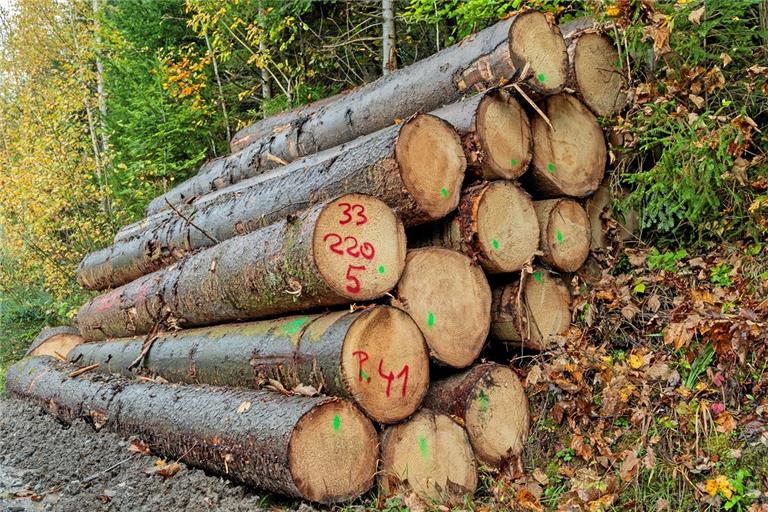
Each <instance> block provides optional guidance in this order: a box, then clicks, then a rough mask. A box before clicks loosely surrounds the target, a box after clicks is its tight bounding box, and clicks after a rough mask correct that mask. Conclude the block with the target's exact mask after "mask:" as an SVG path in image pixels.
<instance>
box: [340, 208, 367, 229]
mask: <svg viewBox="0 0 768 512" xmlns="http://www.w3.org/2000/svg"><path fill="white" fill-rule="evenodd" d="M339 206H340V207H342V208H344V211H343V212H342V214H343V215H344V218H343V219H341V220H340V221H339V224H341V225H342V226H343V225H345V224H349V223H350V222H352V214H351V213H350V212H353V213H356V214H357V220H356V221H355V225H356V226H362V225H363V224H365V223H366V222H368V217H366V216H365V207H364V206H363V205H361V204H349V203H339Z"/></svg>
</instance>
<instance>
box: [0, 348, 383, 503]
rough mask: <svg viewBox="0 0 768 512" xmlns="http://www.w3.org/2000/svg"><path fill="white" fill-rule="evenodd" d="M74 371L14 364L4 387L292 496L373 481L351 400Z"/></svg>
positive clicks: (370, 452) (334, 496) (370, 441)
mask: <svg viewBox="0 0 768 512" xmlns="http://www.w3.org/2000/svg"><path fill="white" fill-rule="evenodd" d="M77 369H78V367H77V366H74V365H72V364H69V363H64V362H61V361H56V360H53V359H51V358H48V357H32V358H27V359H24V360H22V361H20V362H18V363H16V364H15V365H13V366H12V367H11V368H9V369H8V374H7V377H6V382H7V383H6V388H7V389H8V391H10V393H11V394H12V395H15V396H17V397H20V398H25V399H27V400H30V401H33V402H36V403H37V404H39V405H40V406H42V407H43V408H45V409H47V410H48V411H49V412H50V413H51V414H52V415H54V416H56V417H58V418H59V419H61V420H63V421H64V422H66V423H72V422H74V421H75V420H77V419H81V418H82V419H85V420H86V421H89V422H90V423H91V424H92V425H93V426H94V427H95V428H96V429H97V430H98V429H101V428H105V429H107V430H109V431H111V432H115V433H117V434H120V435H122V436H125V437H128V436H138V437H139V438H141V439H142V440H143V441H145V442H146V443H148V444H149V446H151V447H152V451H153V452H155V453H157V454H158V455H161V456H163V457H164V458H166V459H169V460H174V459H176V460H181V461H184V462H185V463H187V464H189V465H191V466H195V467H199V468H202V469H205V470H208V471H211V472H214V473H217V474H219V475H228V476H230V477H233V478H235V479H237V480H240V481H242V482H244V483H246V484H249V485H252V486H254V487H258V488H260V489H264V490H267V491H270V492H275V493H279V494H284V495H286V496H291V497H296V498H302V499H308V500H312V501H316V502H321V503H331V502H336V501H342V500H347V499H351V498H354V497H357V496H359V495H360V494H362V493H363V492H365V491H367V490H368V489H369V488H370V487H371V485H372V484H373V478H374V473H375V471H376V459H377V456H378V450H377V449H376V443H377V438H376V431H375V430H374V428H373V425H372V424H371V422H370V421H369V420H368V419H367V418H366V417H365V416H363V414H362V413H360V412H359V411H358V410H357V409H356V408H355V407H354V406H353V405H352V404H351V403H349V402H347V401H345V400H339V399H337V398H326V397H315V398H310V397H304V396H285V395H282V394H280V393H274V392H271V391H246V390H237V389H231V388H212V387H192V386H169V385H166V384H155V383H148V382H142V383H138V382H135V381H132V380H127V379H123V378H120V377H107V378H105V377H104V376H103V375H99V374H88V373H86V374H83V375H80V376H79V377H76V378H71V377H70V375H71V374H72V372H74V371H76V370H77Z"/></svg>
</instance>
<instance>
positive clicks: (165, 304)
mask: <svg viewBox="0 0 768 512" xmlns="http://www.w3.org/2000/svg"><path fill="white" fill-rule="evenodd" d="M355 204H357V205H361V206H362V205H364V206H363V210H362V211H360V210H351V209H350V208H348V207H349V206H350V205H355ZM345 211H346V212H350V211H352V214H351V215H349V220H348V221H347V223H346V224H345V225H343V226H340V225H339V224H340V223H341V222H344V221H345V220H347V219H346V217H347V215H345ZM360 214H364V215H367V216H368V217H367V221H366V222H365V223H364V224H363V225H361V226H357V225H356V224H357V223H358V222H359V223H362V217H360V216H355V215H360ZM355 219H357V220H356V221H354V220H355ZM333 232H336V233H333ZM339 233H340V234H339ZM331 235H333V237H332V238H331V239H328V237H329V236H331ZM345 235H348V236H349V238H351V239H354V240H360V241H365V242H364V244H363V246H364V245H365V243H367V244H369V252H368V253H367V254H366V253H365V252H364V251H363V250H362V249H363V246H360V248H358V249H356V250H357V251H358V252H356V253H353V252H350V250H349V246H348V245H347V246H346V247H347V251H346V252H345V251H344V250H343V249H338V248H336V249H335V250H334V246H337V247H340V246H341V245H340V243H341V241H342V239H344V238H345ZM336 238H338V242H339V243H338V244H334V243H333V241H334V239H336ZM404 265H405V234H404V231H403V227H402V223H401V222H400V220H399V219H398V218H397V217H396V216H395V215H394V214H393V213H392V211H391V210H389V208H387V207H386V205H384V204H383V203H382V202H381V201H378V200H377V199H374V198H371V197H369V196H363V195H360V194H348V195H346V196H342V197H341V198H339V199H337V200H335V201H331V202H329V203H324V204H320V205H317V206H315V207H314V208H311V209H309V210H306V211H304V212H303V213H301V214H300V215H299V216H298V217H297V218H292V219H288V220H283V221H280V222H277V223H275V224H272V225H270V226H267V227H266V228H263V229H261V230H258V231H254V232H253V233H250V234H248V235H245V236H240V237H235V238H232V239H230V240H227V241H225V242H222V243H221V244H219V245H217V246H215V247H212V248H210V249H207V250H205V251H201V252H199V253H197V254H194V255H192V256H190V257H188V258H186V259H184V260H182V261H180V262H179V263H178V264H177V265H174V266H172V267H168V268H166V269H163V270H160V271H157V272H155V273H152V274H148V275H146V276H143V277H140V278H139V279H137V280H135V281H132V282H131V283H128V284H127V285H124V286H122V287H120V288H116V289H114V290H111V291H109V292H107V293H105V294H102V295H100V296H98V297H96V298H94V299H93V300H91V301H90V302H88V303H87V304H85V305H84V306H83V307H82V308H81V309H80V311H79V313H78V317H77V318H78V327H79V329H80V332H81V333H82V335H83V337H85V338H86V339H87V340H89V341H97V340H103V339H107V338H121V337H128V336H135V335H140V334H147V333H150V332H156V331H157V330H158V329H159V330H165V329H167V328H172V327H185V326H200V325H211V324H215V323H221V322H226V321H233V320H245V319H255V318H263V317H267V316H272V315H280V314H286V313H289V312H293V311H299V310H306V309H311V308H317V307H326V306H332V305H338V304H345V303H349V302H352V301H357V300H370V299H373V298H375V297H378V296H381V295H383V294H384V293H386V292H387V291H389V290H390V289H391V288H393V287H394V286H395V284H396V283H397V280H398V279H399V276H400V274H401V273H402V270H403V267H404ZM345 270H346V275H345Z"/></svg>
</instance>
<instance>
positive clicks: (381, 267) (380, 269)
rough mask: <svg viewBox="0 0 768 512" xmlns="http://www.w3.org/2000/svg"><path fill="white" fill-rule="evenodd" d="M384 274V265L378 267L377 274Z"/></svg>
mask: <svg viewBox="0 0 768 512" xmlns="http://www.w3.org/2000/svg"><path fill="white" fill-rule="evenodd" d="M383 273H384V265H379V274H383Z"/></svg>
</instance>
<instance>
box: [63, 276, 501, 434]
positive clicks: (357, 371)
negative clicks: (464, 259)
mask: <svg viewBox="0 0 768 512" xmlns="http://www.w3.org/2000/svg"><path fill="white" fill-rule="evenodd" d="M489 296H490V291H489ZM489 302H490V298H489ZM489 307H490V306H489ZM143 344H144V340H143V339H142V338H129V339H120V340H112V341H106V342H101V343H86V344H84V345H80V346H78V347H76V349H75V350H73V351H72V352H70V354H69V357H68V359H69V360H70V361H73V362H75V363H78V364H80V365H83V366H90V365H93V364H96V363H99V365H100V366H99V368H98V369H99V371H103V372H108V373H119V374H121V375H127V376H131V375H133V372H132V370H131V369H130V368H129V367H130V366H131V364H132V363H133V361H135V360H136V359H137V358H138V357H139V354H140V353H141V351H142V348H143ZM379 365H381V366H379ZM141 371H142V373H143V374H145V375H150V376H160V377H162V378H163V379H165V380H167V381H169V382H180V383H187V384H210V385H215V386H237V387H252V388H259V387H262V386H263V385H265V384H270V381H277V382H279V383H281V384H282V385H283V386H284V387H285V388H286V389H289V390H290V389H296V388H298V387H299V386H300V385H302V384H303V385H309V386H312V387H314V388H315V389H316V390H318V391H319V392H320V393H323V394H326V395H332V396H338V397H343V398H348V399H351V400H353V401H354V402H355V403H356V404H357V405H358V406H359V407H360V408H361V409H362V410H363V411H364V412H365V413H366V414H368V416H370V417H371V418H373V419H374V420H376V421H378V422H380V423H393V422H397V421H400V420H403V419H405V418H407V417H408V416H410V415H411V414H413V413H414V412H415V411H416V409H417V408H418V407H419V404H420V403H421V400H422V399H423V397H424V394H425V393H426V392H427V386H428V385H429V356H428V354H427V350H426V345H425V344H424V338H423V336H422V334H421V332H420V331H419V328H418V326H417V325H416V324H415V323H414V322H413V320H411V318H410V317H409V316H408V315H407V314H406V313H405V312H403V311H401V310H399V309H397V308H393V307H390V306H374V307H372V308H371V309H367V310H362V311H356V312H354V313H350V312H349V311H339V312H334V313H323V314H319V315H304V316H295V317H286V318H280V319H276V320H264V321H261V322H251V323H246V324H226V325H219V326H215V327H207V328H205V327H204V328H199V329H190V330H186V331H180V332H177V333H165V334H161V335H160V336H158V338H157V340H156V341H155V342H154V343H153V344H152V347H151V348H150V349H149V352H147V355H146V358H145V359H144V363H143V366H142V369H141Z"/></svg>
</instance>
